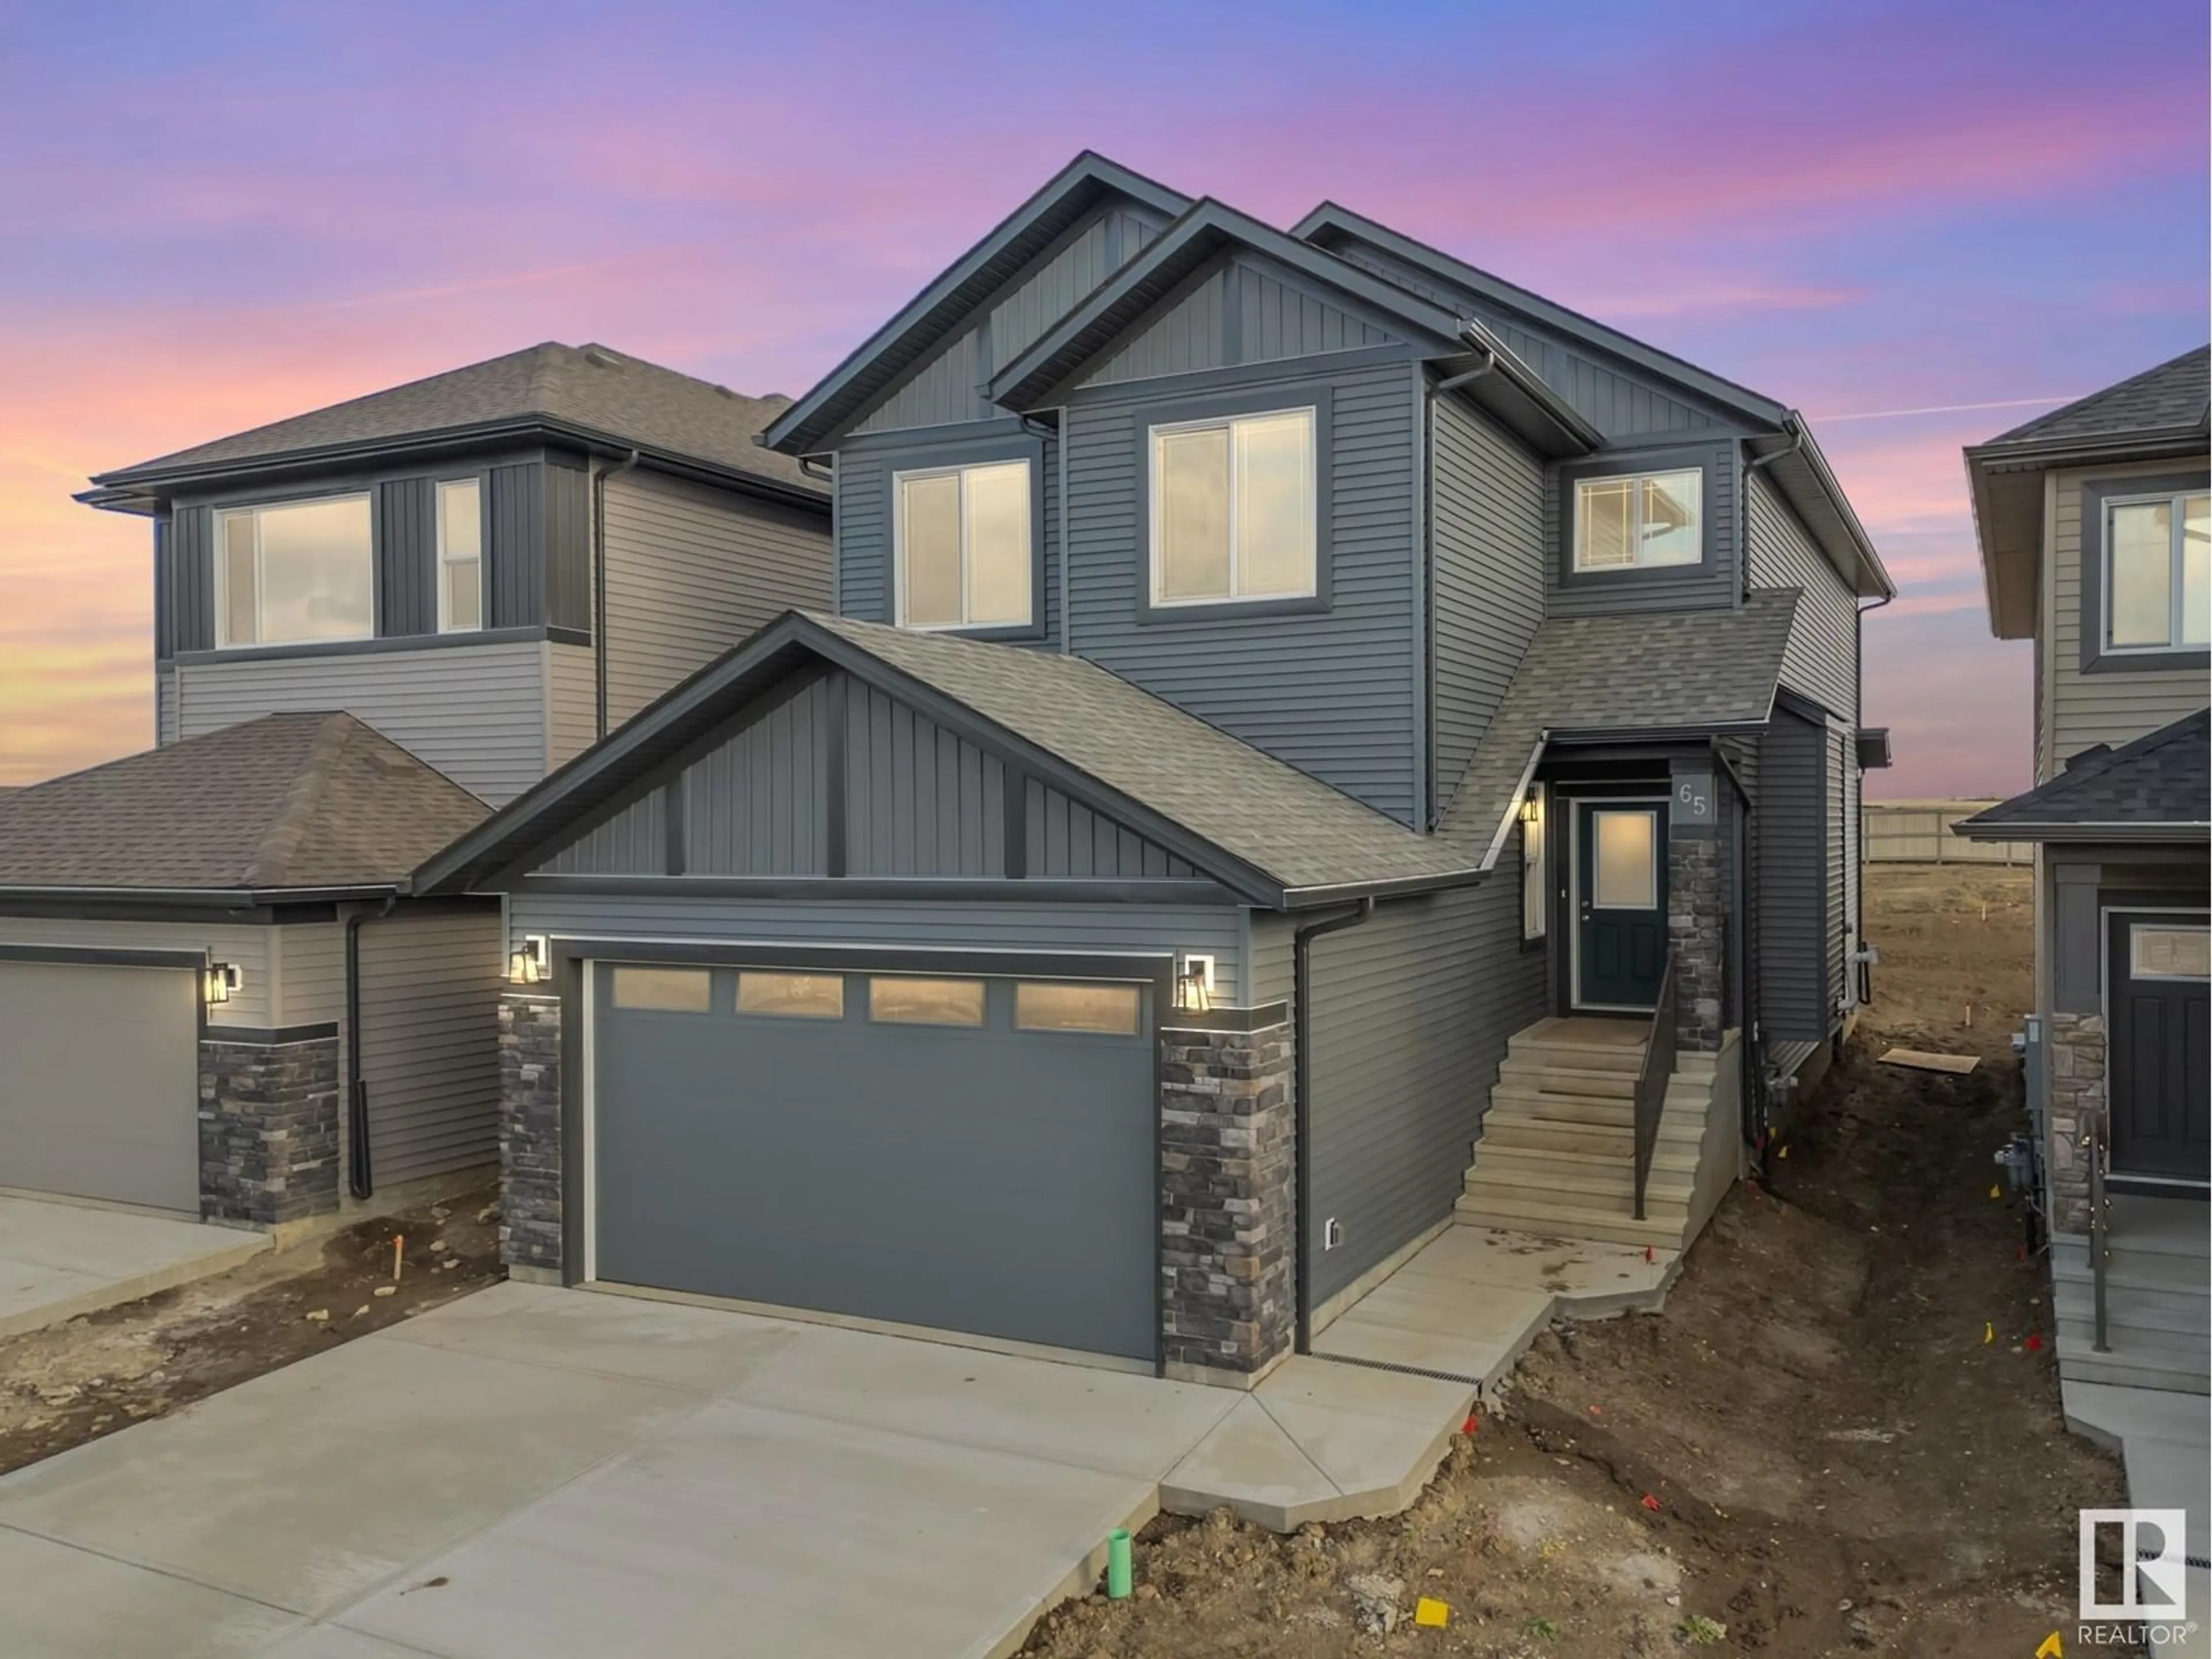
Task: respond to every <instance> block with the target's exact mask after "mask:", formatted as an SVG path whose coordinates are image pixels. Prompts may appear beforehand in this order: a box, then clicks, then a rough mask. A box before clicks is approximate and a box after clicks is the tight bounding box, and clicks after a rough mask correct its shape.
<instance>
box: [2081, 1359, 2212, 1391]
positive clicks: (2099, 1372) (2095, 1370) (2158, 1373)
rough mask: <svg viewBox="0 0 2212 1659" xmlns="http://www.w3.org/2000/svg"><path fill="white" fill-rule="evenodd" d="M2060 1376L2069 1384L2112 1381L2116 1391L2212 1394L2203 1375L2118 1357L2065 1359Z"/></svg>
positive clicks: (2209, 1385)
mask: <svg viewBox="0 0 2212 1659" xmlns="http://www.w3.org/2000/svg"><path fill="white" fill-rule="evenodd" d="M2058 1374H2059V1376H2062V1377H2063V1378H2065V1379H2066V1380H2067V1381H2068V1382H2069V1383H2112V1385H2113V1386H2115V1387H2116V1388H2124V1389H2163V1390H2165V1391H2166V1392H2168V1393H2172V1394H2212V1383H2208V1382H2207V1380H2206V1379H2205V1378H2204V1376H2202V1375H2201V1374H2199V1375H2196V1376H2186V1375H2184V1374H2181V1373H2179V1372H2176V1371H2170V1370H2160V1369H2156V1368H2152V1367H2146V1366H2143V1365H2139V1364H2131V1363H2130V1362H2129V1361H2127V1360H2126V1359H2124V1358H2122V1357H2121V1356H2119V1355H2118V1354H2083V1355H2082V1356H2081V1358H2067V1359H2061V1360H2060V1361H2059V1362H2058Z"/></svg>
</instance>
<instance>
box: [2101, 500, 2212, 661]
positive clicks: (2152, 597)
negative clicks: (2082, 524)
mask: <svg viewBox="0 0 2212 1659" xmlns="http://www.w3.org/2000/svg"><path fill="white" fill-rule="evenodd" d="M2207 644H2212V495H2204V494H2202V493H2198V494H2194V495H2181V494H2176V495H2159V496H2154V497H2143V498H2139V499H2136V500H2132V501H2109V502H2107V503H2106V507H2105V640H2104V648H2105V649H2106V651H2109V652H2118V653H2127V652H2130V651H2181V650H2194V649H2197V648H2200V647H2203V646H2205V645H2207Z"/></svg>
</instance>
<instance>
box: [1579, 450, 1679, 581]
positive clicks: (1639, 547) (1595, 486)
mask: <svg viewBox="0 0 2212 1659" xmlns="http://www.w3.org/2000/svg"><path fill="white" fill-rule="evenodd" d="M1704 557H1705V472H1704V471H1703V470H1702V469H1700V468H1698V467H1690V468H1688V469H1686V470H1685V471H1680V472H1641V473H1632V474H1628V475H1625V476H1621V477H1607V478H1583V479H1580V480H1578V481H1577V483H1576V484H1575V568H1576V569H1577V570H1640V569H1646V568H1651V567H1653V566H1663V565H1674V564H1696V563H1698V562H1699V561H1701V560H1702V559H1703V558H1704Z"/></svg>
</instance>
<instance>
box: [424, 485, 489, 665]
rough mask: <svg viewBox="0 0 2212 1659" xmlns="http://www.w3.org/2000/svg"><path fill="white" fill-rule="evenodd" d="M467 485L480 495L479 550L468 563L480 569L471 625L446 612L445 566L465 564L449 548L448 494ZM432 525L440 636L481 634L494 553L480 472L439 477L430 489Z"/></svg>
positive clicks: (485, 617)
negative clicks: (447, 534)
mask: <svg viewBox="0 0 2212 1659" xmlns="http://www.w3.org/2000/svg"><path fill="white" fill-rule="evenodd" d="M462 484H466V485H468V486H469V487H470V488H471V489H474V490H475V491H476V493H477V550H476V553H475V556H473V558H471V559H470V560H468V561H465V562H470V563H473V564H474V565H475V566H476V568H477V619H476V620H475V621H474V622H472V623H456V622H455V621H453V617H452V615H451V614H450V612H449V611H448V609H447V591H446V567H447V565H448V564H450V563H459V562H464V561H458V560H455V559H453V557H452V556H451V554H450V553H449V552H448V551H447V547H446V506H445V502H446V491H447V490H448V489H454V488H457V487H459V485H462ZM430 492H431V493H430V522H431V526H432V528H433V532H434V534H435V538H436V541H437V563H436V569H437V580H438V631H439V632H440V633H441V634H481V633H482V632H483V630H484V628H485V627H486V625H487V624H488V623H489V611H490V608H491V607H490V605H489V599H490V586H489V583H488V582H487V581H486V580H485V579H484V578H485V574H486V571H487V568H488V567H489V563H490V560H489V558H488V557H487V555H488V554H489V552H490V550H491V523H490V513H489V511H488V510H487V501H488V492H487V491H486V490H485V489H484V481H483V474H481V473H476V472H471V473H465V474H464V475H462V476H461V477H456V478H440V479H439V480H437V481H436V482H435V483H433V484H432V485H431V486H430Z"/></svg>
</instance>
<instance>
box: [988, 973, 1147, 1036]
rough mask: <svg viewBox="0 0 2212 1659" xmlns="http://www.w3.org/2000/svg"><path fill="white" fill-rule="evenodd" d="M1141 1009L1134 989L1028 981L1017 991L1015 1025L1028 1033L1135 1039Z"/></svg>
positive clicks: (1015, 988) (1128, 986)
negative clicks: (1079, 1033)
mask: <svg viewBox="0 0 2212 1659" xmlns="http://www.w3.org/2000/svg"><path fill="white" fill-rule="evenodd" d="M1137 1006H1138V998H1137V987H1135V986H1133V985H1070V984H1066V983H1064V982H1060V981H1023V982H1022V983H1021V984H1019V985H1017V986H1015V987H1014V1024H1015V1025H1016V1026H1017V1027H1018V1028H1019V1029H1020V1030H1024V1031H1098V1032H1103V1033H1104V1034H1106V1035H1108V1036H1136V1034H1137Z"/></svg>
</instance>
